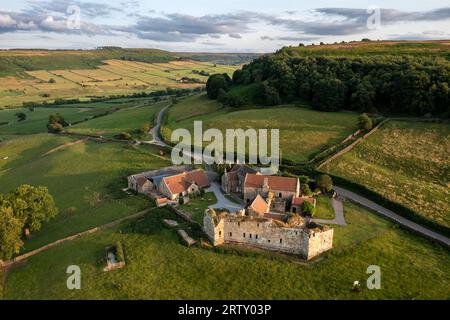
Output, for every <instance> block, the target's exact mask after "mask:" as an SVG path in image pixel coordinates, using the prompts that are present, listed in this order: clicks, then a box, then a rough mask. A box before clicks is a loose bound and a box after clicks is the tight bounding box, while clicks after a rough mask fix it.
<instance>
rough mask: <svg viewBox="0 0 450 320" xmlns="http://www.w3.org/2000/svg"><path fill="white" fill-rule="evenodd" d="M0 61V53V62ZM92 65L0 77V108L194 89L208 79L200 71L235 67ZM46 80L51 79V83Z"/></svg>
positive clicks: (230, 71)
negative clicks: (33, 102) (143, 92)
mask: <svg viewBox="0 0 450 320" xmlns="http://www.w3.org/2000/svg"><path fill="white" fill-rule="evenodd" d="M30 57H31V56H30ZM1 59H2V56H1V54H0V61H1ZM28 59H31V60H32V58H28ZM45 65H46V64H43V65H42V66H45ZM94 65H95V67H92V66H90V67H89V68H86V66H85V65H84V64H80V65H79V66H80V67H79V68H71V64H68V65H67V66H64V67H61V69H55V68H49V69H31V71H26V73H25V76H21V77H18V76H14V75H8V76H5V77H0V82H1V83H2V88H1V89H0V97H1V99H0V107H4V108H10V107H15V106H20V105H21V104H22V102H26V101H37V102H38V101H53V100H54V99H56V98H83V97H85V98H86V97H89V96H92V95H96V96H110V95H114V94H130V93H132V92H141V91H146V92H152V91H157V90H163V89H166V88H180V89H182V88H196V87H199V86H203V85H204V84H205V83H206V81H207V79H208V77H207V76H205V75H200V74H199V72H201V71H203V72H206V73H209V74H214V73H228V74H230V75H232V74H233V72H234V70H236V69H237V68H238V67H237V66H227V65H217V64H213V63H206V62H196V61H167V62H155V63H146V62H139V61H124V60H118V59H105V60H104V61H101V63H98V64H97V62H96V64H94ZM82 66H85V67H84V68H83V67H82ZM28 70H30V69H28ZM0 74H1V68H0ZM183 77H187V78H193V79H198V80H200V82H199V83H193V82H186V81H182V78H183ZM50 80H54V81H53V83H51V82H50Z"/></svg>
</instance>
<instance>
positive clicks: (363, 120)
mask: <svg viewBox="0 0 450 320" xmlns="http://www.w3.org/2000/svg"><path fill="white" fill-rule="evenodd" d="M358 125H359V128H360V129H361V130H366V131H369V130H370V129H372V128H373V123H372V119H371V118H370V117H369V116H368V115H367V113H363V114H361V115H360V116H359V117H358Z"/></svg>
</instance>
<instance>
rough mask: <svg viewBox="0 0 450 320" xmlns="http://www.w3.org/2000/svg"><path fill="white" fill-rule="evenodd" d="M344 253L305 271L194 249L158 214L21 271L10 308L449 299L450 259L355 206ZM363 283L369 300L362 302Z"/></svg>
mask: <svg viewBox="0 0 450 320" xmlns="http://www.w3.org/2000/svg"><path fill="white" fill-rule="evenodd" d="M345 209H346V211H345V214H346V219H347V222H348V226H346V227H337V228H336V229H335V248H334V249H333V250H332V251H331V252H328V253H326V254H324V255H323V256H322V257H321V258H319V259H318V260H316V261H314V262H311V263H308V264H304V263H301V262H300V261H299V260H298V258H295V257H289V256H285V255H281V254H276V253H269V252H264V251H260V250H250V249H244V248H242V247H232V246H229V247H223V248H220V249H216V250H214V249H211V248H206V247H196V246H194V247H191V248H187V247H186V246H185V245H184V244H183V243H182V240H181V239H180V237H179V236H178V234H177V232H176V228H169V227H167V226H165V224H164V223H163V222H162V219H163V218H170V219H174V220H178V221H179V222H180V223H181V227H182V228H184V229H186V230H188V232H189V233H190V235H192V236H194V237H196V238H198V236H199V233H198V231H196V229H195V228H194V227H188V226H186V223H185V222H182V221H181V220H179V218H178V217H177V216H176V215H175V214H173V213H171V212H169V211H167V210H166V209H157V210H155V211H152V212H151V213H149V214H148V215H147V216H146V218H145V219H142V220H140V221H139V222H137V223H134V224H133V226H134V227H133V228H131V227H127V226H121V227H119V228H118V229H115V230H108V231H104V232H101V233H96V234H93V235H90V236H87V237H85V238H81V239H78V240H75V241H73V242H70V243H65V244H63V245H60V246H58V247H56V248H53V249H51V250H49V251H46V252H43V253H41V254H39V255H37V256H34V257H31V258H30V259H28V261H27V263H26V264H25V265H23V266H20V267H17V268H16V269H13V270H12V271H11V272H10V273H9V275H8V279H7V282H6V287H5V290H4V291H5V292H4V297H5V298H6V299H308V300H309V299H448V298H449V296H450V279H449V278H448V277H447V276H446V275H447V274H448V273H449V272H450V254H449V252H448V251H447V250H446V249H444V248H442V247H440V246H438V245H434V244H432V243H430V242H429V241H427V240H424V239H422V238H420V237H416V236H414V235H412V234H410V233H408V232H406V231H403V230H401V229H398V228H396V227H394V226H393V225H392V224H391V223H390V222H388V221H386V220H384V219H382V218H379V217H378V216H375V215H374V214H372V213H370V212H368V211H365V210H364V209H361V208H359V207H357V206H355V205H352V204H347V203H346V204H345ZM118 240H120V241H122V242H123V244H124V249H125V256H126V262H127V265H126V266H125V268H124V269H121V270H116V271H112V272H103V271H102V270H101V269H102V267H103V266H104V263H105V262H104V261H103V259H104V258H103V257H104V250H105V247H107V246H109V245H112V244H114V243H116V241H118ZM73 264H75V265H78V266H80V268H81V272H82V285H81V290H68V289H67V288H66V279H67V274H66V268H67V266H69V265H73ZM369 265H378V266H380V268H381V289H380V290H368V289H367V288H366V287H365V281H366V279H367V277H368V275H367V274H366V269H367V267H368V266H369ZM355 280H359V281H360V282H361V284H362V291H361V292H359V293H356V292H352V290H351V287H352V284H353V282H354V281H355Z"/></svg>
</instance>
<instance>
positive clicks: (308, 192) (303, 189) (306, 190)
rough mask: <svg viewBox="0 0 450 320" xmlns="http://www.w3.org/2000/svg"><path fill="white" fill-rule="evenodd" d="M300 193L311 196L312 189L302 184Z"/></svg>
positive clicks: (306, 184)
mask: <svg viewBox="0 0 450 320" xmlns="http://www.w3.org/2000/svg"><path fill="white" fill-rule="evenodd" d="M300 191H301V192H302V194H303V195H305V196H309V195H311V193H312V192H311V188H310V187H309V185H308V183H302V184H300Z"/></svg>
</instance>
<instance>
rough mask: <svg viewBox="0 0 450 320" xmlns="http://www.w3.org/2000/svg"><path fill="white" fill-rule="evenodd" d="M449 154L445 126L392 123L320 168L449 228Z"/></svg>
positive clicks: (448, 133)
mask: <svg viewBox="0 0 450 320" xmlns="http://www.w3.org/2000/svg"><path fill="white" fill-rule="evenodd" d="M449 150H450V127H449V125H448V124H447V123H443V124H432V123H422V122H409V121H391V122H388V123H387V124H385V125H384V126H383V127H382V128H381V129H380V130H379V131H378V132H376V133H375V134H373V135H372V136H370V138H369V139H367V140H366V141H364V142H363V143H361V144H360V145H358V146H357V147H356V148H355V149H353V150H352V151H351V152H349V153H347V154H345V155H343V156H341V157H339V158H337V159H336V160H334V161H333V162H332V163H331V164H330V165H329V168H326V167H325V168H323V170H324V171H327V170H329V172H330V173H331V174H333V175H336V176H339V177H343V178H346V179H348V180H350V181H353V182H356V183H358V184H360V185H364V186H366V187H367V188H369V189H370V190H373V191H375V192H377V193H379V194H381V195H383V196H384V197H386V198H387V199H389V200H391V201H394V202H397V203H400V204H402V205H404V206H406V207H408V208H410V209H412V210H413V211H415V212H417V213H418V214H420V215H422V216H423V217H424V218H426V219H428V220H430V221H433V222H435V223H438V224H440V225H443V226H446V227H450V191H449V186H450V180H449V179H450V155H449Z"/></svg>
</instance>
